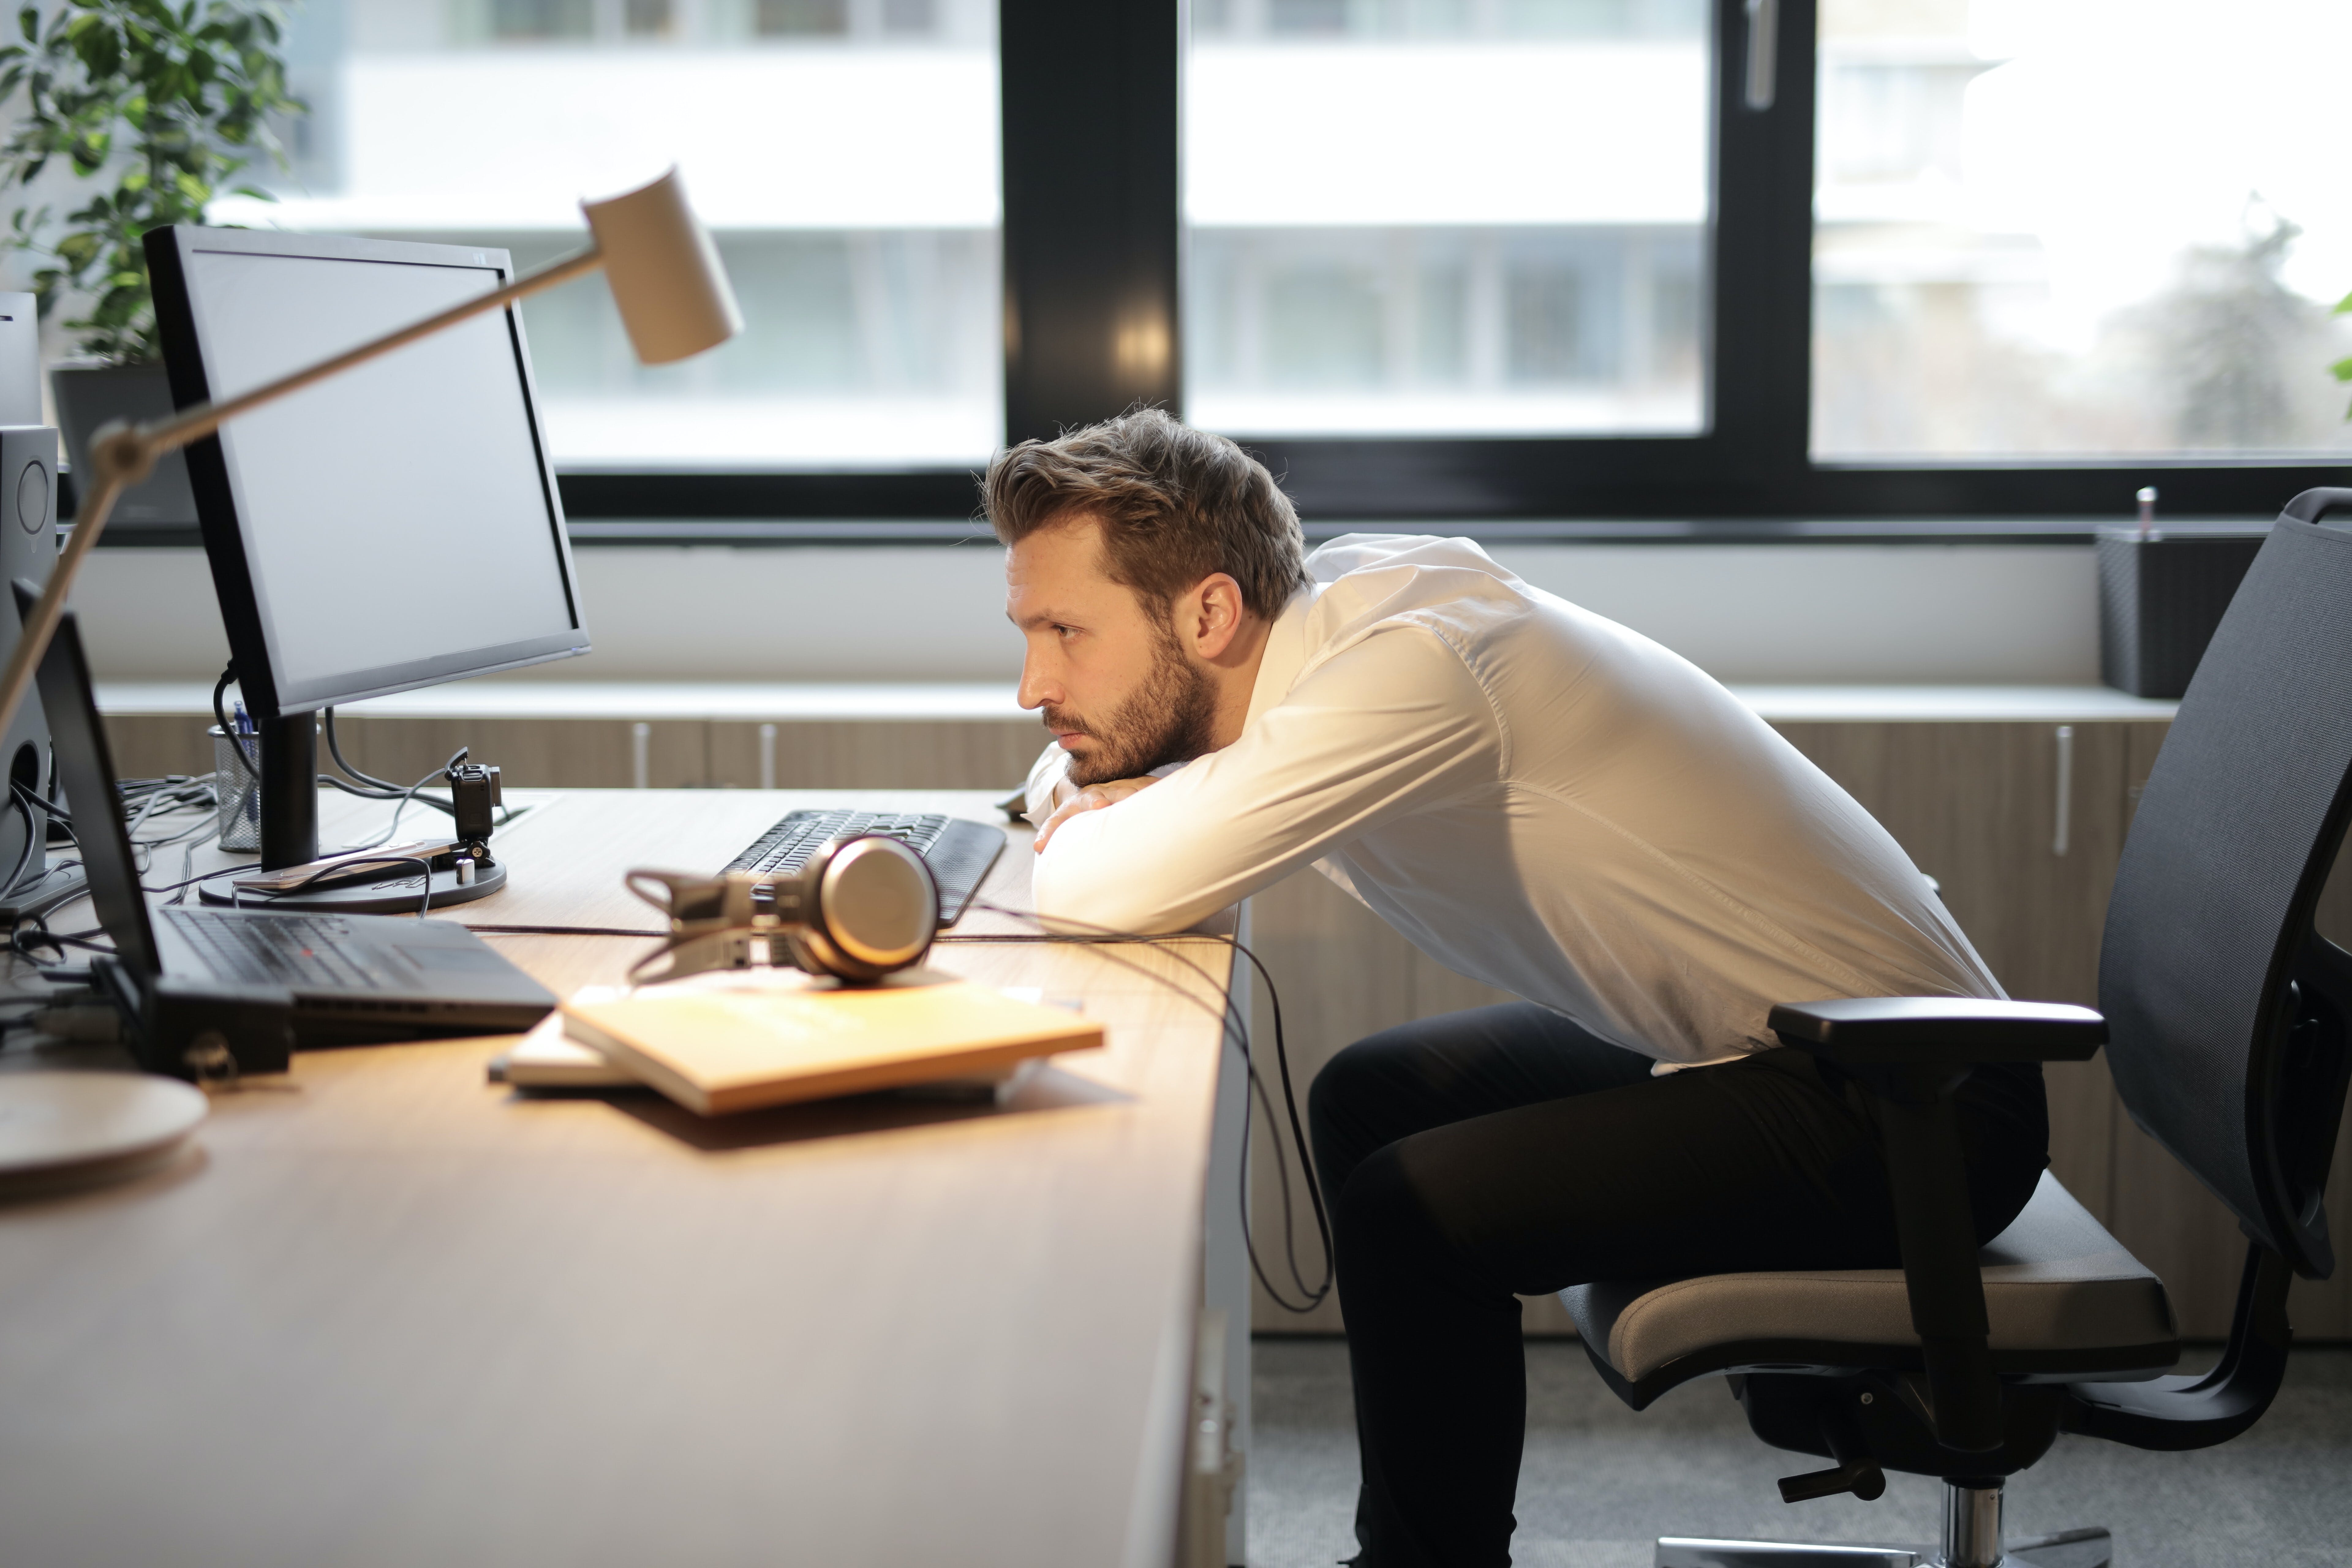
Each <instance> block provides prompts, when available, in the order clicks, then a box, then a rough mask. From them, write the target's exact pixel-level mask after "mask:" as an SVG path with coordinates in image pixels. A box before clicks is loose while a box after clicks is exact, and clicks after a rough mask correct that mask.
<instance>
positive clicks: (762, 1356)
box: [0, 791, 1247, 1568]
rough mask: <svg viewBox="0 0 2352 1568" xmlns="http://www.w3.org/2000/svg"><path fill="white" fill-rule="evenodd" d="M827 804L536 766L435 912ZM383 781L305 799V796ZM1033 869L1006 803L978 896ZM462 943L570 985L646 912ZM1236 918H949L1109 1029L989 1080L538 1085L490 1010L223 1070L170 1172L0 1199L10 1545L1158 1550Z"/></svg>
mask: <svg viewBox="0 0 2352 1568" xmlns="http://www.w3.org/2000/svg"><path fill="white" fill-rule="evenodd" d="M541 798H545V797H541ZM842 798H843V797H842V796H841V795H837V794H833V795H824V796H822V797H810V796H795V795H789V794H783V793H759V792H710V791H676V792H664V791H648V792H636V791H630V792H597V791H577V792H568V793H559V794H555V795H553V798H552V799H551V803H550V804H549V805H547V806H546V808H545V809H543V810H541V811H538V812H535V813H533V814H532V815H530V816H528V817H526V818H524V819H523V820H522V821H520V822H519V823H518V824H516V825H515V826H513V827H512V828H511V829H509V830H506V831H502V832H501V833H500V834H499V838H498V840H497V843H498V846H499V849H500V851H501V853H502V856H503V858H505V859H506V860H507V863H508V864H509V866H510V867H511V868H512V874H513V878H514V881H513V884H512V886H511V888H510V889H509V890H507V891H504V892H502V893H500V894H499V895H498V896H496V897H494V898H492V899H488V900H483V901H481V902H479V903H475V904H468V905H465V906H462V907H459V908H457V909H454V910H450V911H448V914H447V916H446V918H452V919H458V920H462V921H467V923H469V924H491V923H497V924H565V925H575V924H577V925H615V926H629V927H636V926H644V925H646V924H648V923H650V922H649V917H650V913H651V911H649V910H646V909H645V908H644V906H642V905H639V904H637V903H636V902H635V900H632V899H630V898H629V897H628V896H627V895H626V894H625V892H623V890H622V889H621V886H620V874H621V872H622V870H623V869H624V868H627V867H630V866H635V865H663V866H677V867H685V868H708V867H713V866H717V865H720V864H723V863H724V862H725V861H726V859H727V858H729V857H730V855H732V854H733V853H734V852H735V851H736V850H737V849H739V848H740V847H741V846H742V845H743V844H745V843H747V842H749V841H750V840H751V838H752V837H754V836H755V835H756V834H757V832H758V831H759V830H760V829H761V828H764V827H765V826H767V825H768V824H769V823H771V822H772V821H773V820H774V819H775V818H776V817H777V816H780V815H781V814H782V812H784V811H786V810H788V809H791V808H792V807H793V806H794V805H809V804H814V803H815V801H816V800H817V799H822V800H824V801H825V802H828V803H834V804H838V803H839V802H840V801H841V799H842ZM860 798H861V799H871V800H874V801H876V802H877V803H880V804H884V805H887V806H889V807H891V808H894V809H906V808H919V809H930V810H940V809H947V810H952V811H956V812H959V813H961V814H962V815H967V816H976V817H981V818H982V819H988V818H989V816H990V814H989V813H988V811H987V806H986V798H985V797H984V796H976V795H912V794H891V795H869V796H864V797H860ZM381 811H382V808H381V807H379V806H375V805H368V804H365V803H360V802H355V801H349V800H346V799H343V798H341V797H329V799H328V802H327V803H326V805H324V807H323V809H322V815H323V816H324V823H323V826H322V831H323V833H324V834H325V836H326V837H327V839H328V841H329V842H336V841H338V840H339V838H347V837H356V836H357V835H358V833H359V831H360V830H361V828H362V824H363V823H365V822H368V821H374V820H381ZM173 860H174V863H176V857H173ZM199 864H200V866H201V864H202V858H201V857H200V858H199ZM1028 866H1029V856H1028V854H1027V851H1026V840H1025V834H1016V838H1015V842H1014V844H1013V846H1012V847H1009V848H1008V849H1007V851H1006V853H1005V855H1004V857H1003V859H1002V860H1001V861H1000V862H999V865H998V868H997V869H996V871H995V872H994V873H993V875H992V878H991V880H990V883H989V885H988V888H987V889H986V890H985V893H984V895H983V896H984V897H986V898H988V899H990V900H992V901H996V902H1001V903H1004V904H1008V905H1010V906H1012V907H1014V908H1025V907H1026V906H1027V899H1028ZM76 923H77V921H76V919H75V916H74V915H73V914H72V913H71V912H70V911H69V912H68V913H67V914H66V915H65V916H64V917H62V920H61V921H60V922H58V929H61V930H70V929H73V928H74V926H75V924H76ZM1023 929H1024V927H1023V926H1022V923H1021V922H1019V921H1012V920H1009V919H1007V918H1005V917H1003V916H999V915H987V914H976V915H974V916H971V917H969V918H967V920H966V921H964V922H963V925H962V926H961V928H960V930H959V932H958V934H960V935H966V934H971V935H977V934H987V933H991V932H993V933H999V934H1004V933H1011V932H1015V931H1021V930H1023ZM488 940H490V941H492V942H495V943H496V944H498V945H499V948H500V950H501V951H503V952H508V953H509V954H510V955H511V956H512V957H513V958H514V959H515V960H516V961H517V962H518V963H521V964H522V965H523V966H524V967H525V968H527V969H529V970H530V971H531V972H532V973H534V974H536V975H537V976H538V977H539V978H541V980H542V981H543V982H544V983H545V984H548V985H549V986H550V987H551V989H553V990H556V991H557V992H559V993H562V992H565V991H568V990H569V989H570V988H572V987H573V986H576V985H580V984H590V983H594V982H600V981H610V980H613V979H615V978H617V977H618V976H619V975H620V973H621V972H622V970H623V969H624V968H625V965H626V963H627V962H628V961H629V960H630V959H631V958H632V957H633V956H635V954H636V953H638V952H642V951H643V949H644V947H645V946H646V944H645V943H644V942H637V941H629V940H616V939H610V938H583V937H548V936H539V937H492V938H489V939H488ZM1231 959H1232V950H1231V947H1230V945H1229V944H1228V943H1226V942H1223V941H1222V940H1217V939H1214V938H1211V937H1206V936H1203V937H1200V938H1196V939H1192V940H1189V941H1187V942H1183V943H1181V944H1180V945H1178V946H1175V947H1171V948H1149V947H1120V948H1116V949H1106V948H1076V947H1044V946H1034V945H1010V944H1008V945H988V944H984V943H968V944H967V943H957V944H952V945H942V946H941V947H940V949H938V950H937V952H936V954H935V962H936V963H937V964H938V966H939V967H940V968H942V969H947V970H951V971H953V972H955V973H959V974H961V975H964V976H966V977H968V978H971V979H973V980H977V981H981V982H984V983H988V984H1020V985H1034V986H1040V987H1042V988H1043V989H1044V990H1045V994H1047V995H1048V996H1076V997H1080V998H1083V1000H1084V1003H1085V1006H1086V1009H1087V1013H1088V1014H1089V1015H1090V1016H1094V1017H1096V1018H1098V1019H1100V1020H1102V1021H1103V1022H1104V1023H1106V1024H1107V1025H1108V1026H1109V1032H1110V1043H1109V1045H1108V1047H1107V1048H1105V1049H1103V1050H1101V1051H1097V1052H1088V1053H1085V1054H1083V1055H1076V1056H1070V1057H1065V1058H1057V1060H1056V1062H1055V1065H1054V1066H1052V1067H1051V1068H1049V1069H1047V1070H1045V1071H1044V1072H1042V1073H1041V1074H1040V1075H1039V1076H1038V1077H1037V1078H1036V1079H1034V1080H1033V1081H1032V1082H1031V1083H1030V1084H1029V1086H1028V1087H1027V1088H1025V1089H1024V1090H1023V1091H1022V1093H1021V1094H1020V1095H1019V1097H1018V1098H1017V1099H1016V1100H1014V1101H1013V1103H1012V1104H1010V1105H1009V1106H1007V1107H1005V1108H1003V1109H1001V1110H977V1109H973V1108H968V1107H961V1108H960V1107H950V1106H942V1105H929V1106H926V1105H922V1104H918V1103H910V1102H900V1101H891V1100H856V1101H845V1102H839V1103H835V1104H831V1105H822V1106H813V1107H802V1108H790V1109H785V1110H775V1111H771V1112H761V1113H755V1114H753V1115H750V1116H743V1117H736V1118H730V1119H725V1120H721V1121H701V1120H699V1119H698V1118H696V1117H693V1116H691V1115H689V1114H688V1113H686V1112H684V1111H682V1110H678V1109H677V1108H675V1107H673V1106H671V1105H670V1104H669V1103H668V1102H667V1101H666V1100H660V1099H658V1098H656V1097H652V1096H649V1095H645V1096H635V1095H624V1096H610V1097H583V1098H573V1099H561V1098H559V1099H527V1098H523V1097H520V1096H519V1095H517V1094H515V1093H513V1092H511V1091H509V1090H508V1089H503V1088H499V1087H496V1086H492V1085H489V1084H488V1083H486V1082H485V1080H484V1076H483V1068H484V1064H485V1062H486V1061H487V1060H488V1058H489V1057H490V1056H491V1055H492V1054H493V1052H494V1050H495V1049H497V1048H498V1047H497V1046H495V1045H493V1044H491V1043H488V1042H484V1041H462V1042H451V1043H440V1044H427V1045H413V1046H400V1047H382V1048H369V1049H352V1050H341V1051H322V1052H310V1053H306V1054H303V1055H300V1056H299V1057H298V1058H297V1059H296V1064H295V1068H294V1070H293V1072H292V1073H291V1074H290V1075H289V1076H288V1078H287V1079H282V1080H276V1081H272V1080H267V1079H264V1080H257V1082H256V1083H255V1084H254V1085H253V1086H252V1087H250V1088H249V1089H245V1090H243V1091H241V1092H232V1093H224V1094H221V1095H218V1096H216V1097H215V1102H214V1108H213V1118H212V1120H211V1121H210V1122H209V1123H208V1124H207V1125H206V1126H205V1128H204V1129H203V1130H202V1131H200V1132H199V1133H198V1134H197V1142H198V1144H199V1145H200V1148H199V1149H198V1151H197V1152H195V1153H194V1154H193V1155H192V1156H191V1157H190V1158H189V1159H188V1160H187V1161H186V1162H184V1163H182V1164H181V1165H180V1166H178V1167H176V1168H175V1169H174V1170H173V1171H170V1172H167V1173H162V1174H159V1175H157V1176H155V1177H152V1178H150V1179H148V1180H145V1181H142V1182H140V1183H137V1184H131V1185H128V1186H124V1187H120V1188H115V1189H111V1190H107V1191H100V1192H95V1193H89V1194H82V1195H79V1196H68V1197H60V1198H50V1199H44V1200H32V1201H26V1202H22V1203H18V1204H16V1205H9V1206H5V1207H0V1563H12V1564H13V1563H26V1564H34V1563H38V1564H43V1565H45V1568H64V1565H68V1564H83V1563H88V1564H103V1565H106V1568H120V1565H123V1564H131V1563H159V1564H160V1563H172V1564H179V1565H188V1568H196V1565H206V1564H221V1565H224V1568H228V1565H235V1568H263V1565H266V1564H280V1563H283V1564H300V1565H302V1568H317V1565H320V1564H326V1563H335V1564H351V1565H358V1564H377V1563H383V1564H395V1563H396V1564H404V1565H413V1564H425V1563H433V1564H462V1563H485V1564H487V1563H499V1564H520V1563H551V1564H555V1563H560V1564H566V1565H572V1564H578V1565H592V1564H605V1563H610V1564H616V1565H617V1564H629V1565H632V1568H640V1565H645V1564H653V1563H661V1564H665V1565H669V1564H703V1563H713V1564H716V1563H726V1564H734V1563H826V1564H840V1565H847V1564H856V1563H874V1564H892V1565H897V1564H908V1565H912V1564H919V1563H942V1564H945V1563H955V1564H980V1563H1004V1564H1015V1563H1018V1564H1023V1565H1024V1568H1026V1565H1031V1564H1038V1563H1072V1564H1085V1565H1087V1568H1098V1565H1101V1564H1108V1563H1166V1562H1167V1561H1168V1560H1169V1559H1170V1556H1171V1552H1172V1549H1173V1544H1174V1538H1175V1528H1176V1526H1175V1519H1176V1512H1177V1506H1178V1500H1179V1487H1180V1470H1181V1457H1182V1448H1183V1442H1184V1437H1185V1435H1186V1432H1187V1430H1188V1428H1189V1426H1190V1423H1189V1421H1188V1419H1187V1408H1188V1404H1189V1398H1190V1394H1191V1382H1190V1379H1191V1373H1192V1367H1191V1363H1192V1349H1193V1344H1194V1323H1195V1318H1196V1310H1197V1308H1198V1306H1199V1304H1200V1303H1201V1301H1202V1294H1203V1288H1204V1279H1203V1207H1202V1205H1203V1194H1204V1191H1205V1192H1210V1193H1213V1194H1218V1195H1217V1196H1216V1197H1214V1198H1213V1200H1212V1202H1211V1204H1210V1209H1209V1214H1210V1218H1211V1222H1212V1225H1213V1226H1216V1225H1218V1223H1219V1222H1218V1216H1219V1215H1226V1216H1230V1215H1233V1214H1234V1212H1235V1211H1236V1209H1237V1207H1238V1196H1239V1194H1238V1191H1237V1189H1236V1187H1235V1186H1234V1181H1235V1174H1234V1169H1233V1164H1234V1159H1233V1156H1234V1152H1235V1151H1237V1149H1238V1138H1237V1136H1236V1135H1235V1133H1234V1129H1233V1128H1231V1127H1230V1126H1228V1127H1226V1128H1224V1129H1223V1131H1224V1133H1225V1136H1224V1137H1223V1138H1222V1139H1217V1140H1214V1141H1213V1125H1214V1124H1215V1123H1216V1122H1217V1121H1218V1113H1219V1108H1220V1107H1221V1106H1223V1107H1224V1108H1226V1110H1228V1111H1230V1112H1237V1111H1238V1110H1239V1102H1238V1092H1237V1091H1238V1081H1239V1080H1238V1075H1237V1074H1236V1073H1234V1071H1231V1070H1221V1069H1223V1068H1226V1067H1227V1066H1228V1064H1230V1063H1231V1062H1232V1061H1233V1060H1234V1058H1235V1057H1236V1055H1237V1053H1234V1052H1233V1051H1231V1050H1229V1049H1222V1048H1221V1045H1220V1037H1221V1033H1222V1031H1221V1028H1220V1024H1219V1016H1220V1014H1221V1013H1222V1011H1223V1007H1224V1006H1225V1001H1226V996H1225V993H1226V988H1227V986H1228V984H1229V982H1230V979H1231V973H1230V967H1229V966H1230V962H1231ZM1188 961H1189V963H1188ZM1194 966H1197V967H1194ZM1242 1002H1243V1005H1244V1008H1246V1005H1247V1004H1246V998H1245V997H1244V998H1242ZM1244 1016H1245V1015H1244ZM30 1054H31V1053H29V1052H27V1051H26V1050H25V1049H24V1048H23V1047H18V1048H17V1049H16V1050H14V1051H11V1052H9V1053H8V1056H7V1059H8V1061H9V1062H10V1063H11V1064H12V1065H19V1066H21V1065H28V1064H27V1063H26V1058H28V1057H29V1056H30ZM1221 1089H1222V1090H1223V1092H1222V1093H1221V1092H1220V1091H1221ZM1213 1142H1214V1143H1215V1148H1216V1150H1217V1152H1218V1154H1219V1163H1221V1164H1222V1169H1219V1170H1213V1157H1212V1156H1213ZM1222 1229H1223V1235H1221V1236H1213V1237H1210V1238H1209V1241H1210V1256H1209V1258H1208V1264H1207V1274H1208V1279H1207V1284H1208V1287H1209V1289H1211V1291H1212V1294H1213V1299H1214V1298H1216V1297H1222V1299H1223V1302H1224V1303H1225V1304H1228V1305H1230V1307H1231V1308H1232V1309H1233V1311H1234V1326H1235V1328H1236V1332H1235V1333H1234V1335H1233V1336H1232V1340H1233V1342H1234V1345H1235V1346H1236V1347H1237V1354H1238V1355H1239V1357H1240V1358H1241V1360H1240V1365H1241V1367H1242V1369H1243V1374H1244V1387H1245V1385H1246V1384H1245V1376H1246V1344H1247V1340H1246V1336H1245V1334H1244V1333H1241V1332H1239V1330H1240V1329H1241V1327H1242V1326H1243V1325H1244V1324H1245V1323H1246V1321H1247V1319H1246V1296H1245V1295H1244V1292H1243V1287H1242V1280H1241V1278H1240V1276H1239V1268H1238V1261H1237V1258H1238V1254H1237V1248H1236V1247H1235V1246H1234V1244H1233V1239H1232V1234H1233V1233H1232V1227H1231V1226H1223V1227H1222ZM1231 1560H1233V1561H1239V1558H1238V1556H1237V1555H1235V1556H1234V1557H1233V1558H1232V1559H1231Z"/></svg>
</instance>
